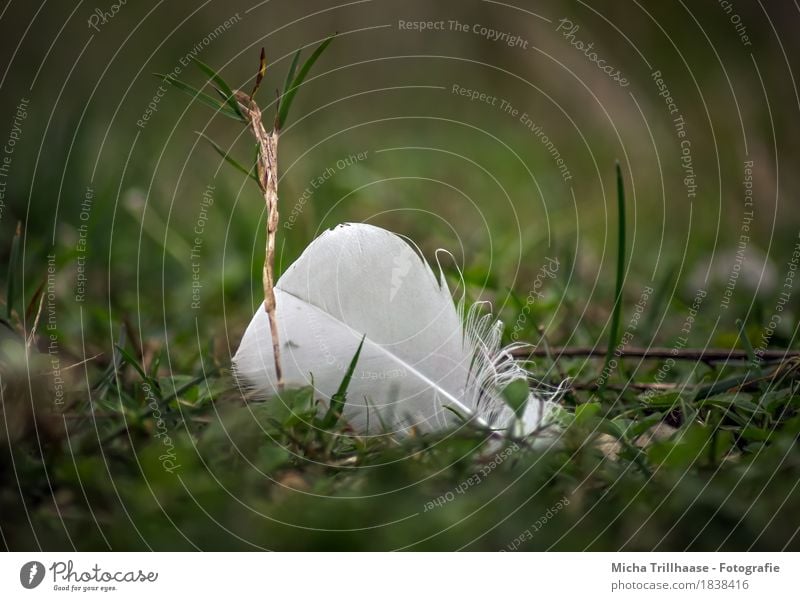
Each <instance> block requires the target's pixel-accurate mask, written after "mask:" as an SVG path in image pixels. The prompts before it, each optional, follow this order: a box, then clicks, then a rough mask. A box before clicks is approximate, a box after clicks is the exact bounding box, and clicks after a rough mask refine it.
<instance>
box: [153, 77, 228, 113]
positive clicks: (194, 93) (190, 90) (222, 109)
mask: <svg viewBox="0 0 800 601" xmlns="http://www.w3.org/2000/svg"><path fill="white" fill-rule="evenodd" d="M153 75H155V76H156V77H158V78H159V79H162V80H163V81H165V82H167V83H168V84H170V85H171V86H173V87H175V88H177V89H179V90H180V91H181V92H183V93H184V94H187V95H189V96H191V97H192V98H194V99H195V100H197V101H199V102H200V103H202V104H205V105H206V106H209V107H211V108H212V109H214V110H215V111H217V112H219V113H221V114H222V115H225V116H226V117H230V118H231V119H235V120H236V121H242V119H241V118H240V117H239V115H238V114H236V112H235V111H233V110H231V109H230V108H229V107H228V105H227V104H225V103H222V102H220V101H219V100H217V99H216V98H214V97H213V96H209V95H208V94H206V93H205V92H201V91H200V90H198V89H197V88H195V87H192V86H190V85H189V84H186V83H184V82H182V81H181V80H180V79H176V78H175V77H173V76H172V75H165V74H163V73H153Z"/></svg>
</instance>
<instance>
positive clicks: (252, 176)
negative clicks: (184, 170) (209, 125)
mask: <svg viewBox="0 0 800 601" xmlns="http://www.w3.org/2000/svg"><path fill="white" fill-rule="evenodd" d="M196 133H197V135H199V136H200V137H202V138H204V139H205V140H206V141H207V142H208V143H209V144H211V147H212V148H213V149H214V150H215V151H216V152H217V154H218V155H219V156H221V157H222V158H223V159H224V160H225V161H226V162H227V163H228V164H229V165H231V166H232V167H234V168H235V169H236V170H237V171H241V172H242V173H244V174H245V175H246V176H247V177H249V178H250V179H252V180H253V181H254V182H256V183H258V177H256V174H255V165H253V168H252V169H248V168H247V167H245V166H244V165H242V164H241V163H240V162H239V161H237V160H236V159H234V158H233V157H231V156H230V155H229V154H228V153H227V152H225V151H224V150H223V149H222V147H221V146H220V145H219V144H217V143H216V142H214V140H212V139H211V138H209V137H208V136H207V135H205V134H204V133H203V132H199V131H198V132H196Z"/></svg>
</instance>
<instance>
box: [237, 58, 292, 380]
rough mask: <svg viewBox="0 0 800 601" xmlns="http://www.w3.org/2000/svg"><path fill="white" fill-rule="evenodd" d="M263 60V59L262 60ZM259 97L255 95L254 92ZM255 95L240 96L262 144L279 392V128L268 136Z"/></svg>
mask: <svg viewBox="0 0 800 601" xmlns="http://www.w3.org/2000/svg"><path fill="white" fill-rule="evenodd" d="M262 60H263V59H262ZM254 93H255V91H254ZM254 93H253V94H246V93H244V92H242V91H238V92H237V93H236V99H237V100H238V102H239V105H240V107H241V110H242V112H243V113H244V115H245V117H246V118H247V120H248V124H249V126H250V130H251V131H252V132H253V135H254V136H255V138H256V141H257V142H258V162H257V170H258V173H257V176H258V185H259V187H260V188H261V193H262V194H263V195H264V201H265V203H266V205H267V243H266V254H265V257H264V270H263V277H262V279H263V285H264V310H265V311H266V312H267V315H268V316H269V329H270V333H271V335H272V352H273V356H274V358H275V375H276V378H277V381H278V388H279V389H280V388H282V387H283V373H282V370H281V354H280V336H279V334H278V322H277V318H276V315H275V310H276V306H275V292H274V290H273V288H274V285H275V281H274V280H275V277H274V265H275V236H276V234H277V231H278V218H279V215H278V136H279V131H278V127H277V126H276V127H274V128H273V129H272V131H270V132H267V130H266V128H265V127H264V123H263V121H262V118H261V109H260V108H259V107H258V104H256V101H255V100H254V99H253V96H254Z"/></svg>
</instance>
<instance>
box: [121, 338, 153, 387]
mask: <svg viewBox="0 0 800 601" xmlns="http://www.w3.org/2000/svg"><path fill="white" fill-rule="evenodd" d="M114 346H115V347H116V349H117V352H118V353H119V354H121V355H122V356H123V357H124V358H125V361H126V362H127V363H128V365H130V366H131V367H133V369H135V370H136V373H138V374H139V376H141V378H142V380H143V381H145V382H148V383H149V382H150V378H149V377H148V375H147V374H146V373H144V368H143V367H142V366H141V365H140V364H139V361H138V359H136V357H134V356H133V355H132V354H131V353H129V352H128V351H126V350H125V349H124V348H122V347H121V346H119V345H116V344H115V345H114Z"/></svg>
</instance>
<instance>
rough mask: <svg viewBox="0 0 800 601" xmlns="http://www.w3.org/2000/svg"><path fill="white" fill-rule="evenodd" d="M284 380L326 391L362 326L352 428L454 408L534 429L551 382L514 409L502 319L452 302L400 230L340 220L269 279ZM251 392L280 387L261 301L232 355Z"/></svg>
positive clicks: (517, 371)
mask: <svg viewBox="0 0 800 601" xmlns="http://www.w3.org/2000/svg"><path fill="white" fill-rule="evenodd" d="M275 298H276V302H277V321H278V326H279V332H280V340H281V359H282V369H283V375H284V385H285V386H313V387H314V389H315V394H316V395H317V396H318V398H321V399H323V400H325V401H329V400H330V398H331V396H332V395H333V394H334V393H335V392H336V390H337V389H338V387H339V384H340V383H341V381H342V378H343V377H344V375H345V373H346V372H347V369H348V367H349V364H350V361H351V359H352V358H353V356H354V354H355V352H356V349H357V348H358V346H359V343H360V342H361V340H362V338H364V344H363V347H362V350H361V354H360V356H359V360H358V363H357V365H356V369H355V372H354V373H353V376H352V380H351V381H350V385H349V387H348V391H347V403H346V405H345V408H344V418H345V420H346V421H347V422H348V423H349V424H350V425H351V426H352V427H353V428H354V429H355V430H356V431H358V432H362V433H378V432H387V431H388V432H398V431H407V430H409V429H412V428H413V429H417V430H421V431H431V430H435V429H440V428H445V427H451V426H453V425H454V424H457V423H459V416H460V417H461V418H468V419H474V420H476V421H477V422H478V423H480V424H482V425H484V426H488V427H490V428H495V429H498V430H501V429H506V428H509V427H511V426H512V425H513V427H514V428H515V434H517V435H519V434H531V433H534V432H537V431H540V430H541V429H542V428H543V427H544V426H546V424H547V422H548V421H549V420H550V419H551V416H552V409H553V404H552V397H553V396H554V395H555V394H557V393H558V389H555V390H551V391H549V392H543V391H537V392H536V393H533V392H531V393H530V395H529V398H528V401H527V404H526V406H525V409H524V412H523V413H522V416H521V419H517V420H515V419H514V411H513V410H512V409H511V408H510V407H509V406H508V405H507V404H506V402H505V401H504V400H503V390H504V389H505V388H506V387H507V386H508V385H509V384H510V383H511V382H514V381H516V380H521V379H528V378H529V376H530V374H529V373H528V372H527V371H526V370H525V369H524V367H523V366H522V365H521V364H520V363H519V362H518V361H516V360H515V359H514V357H512V355H511V351H512V350H513V348H514V346H511V347H504V348H503V347H501V334H502V323H501V322H499V321H497V320H495V319H493V317H492V316H491V315H488V314H482V312H481V310H480V306H479V304H476V305H473V306H472V307H471V308H470V309H469V310H466V309H465V304H464V300H463V298H462V300H461V301H460V302H459V303H458V304H457V305H456V304H454V302H453V298H452V296H451V294H450V290H449V289H448V286H447V284H446V282H445V279H444V275H443V274H442V273H441V270H440V273H439V277H438V278H437V277H436V276H435V275H434V273H433V271H432V270H431V268H430V266H429V265H428V263H427V262H426V261H425V260H424V259H422V258H421V256H420V255H419V254H418V252H417V251H415V249H414V248H412V247H411V246H410V245H409V244H408V243H407V242H406V241H405V240H403V239H402V238H400V237H399V236H397V235H395V234H393V233H391V232H388V231H386V230H384V229H381V228H378V227H375V226H372V225H366V224H344V225H339V226H337V227H336V228H334V229H332V230H328V231H326V232H325V233H323V234H322V235H321V236H319V237H318V238H317V239H316V240H314V241H313V242H312V243H311V244H310V245H309V246H308V248H306V250H305V251H304V252H303V254H302V255H301V256H300V258H299V259H298V260H297V261H296V262H295V263H294V264H292V265H291V266H290V267H289V269H288V270H287V271H286V273H284V275H283V276H282V277H281V278H280V280H278V282H277V284H276V286H275ZM233 367H234V374H235V375H236V378H237V381H238V382H239V384H240V386H241V387H242V388H243V389H245V390H249V392H250V393H251V394H252V395H253V396H255V397H262V398H266V397H269V396H272V395H274V394H275V392H276V391H277V383H276V378H275V368H274V362H273V356H272V343H271V338H270V332H269V323H268V318H267V314H266V312H265V311H264V309H263V307H259V310H258V311H257V312H256V314H255V316H254V317H253V319H252V321H251V322H250V325H249V326H248V328H247V331H246V332H245V334H244V337H243V339H242V342H241V344H240V346H239V349H238V351H237V353H236V356H235V357H234V360H233Z"/></svg>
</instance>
